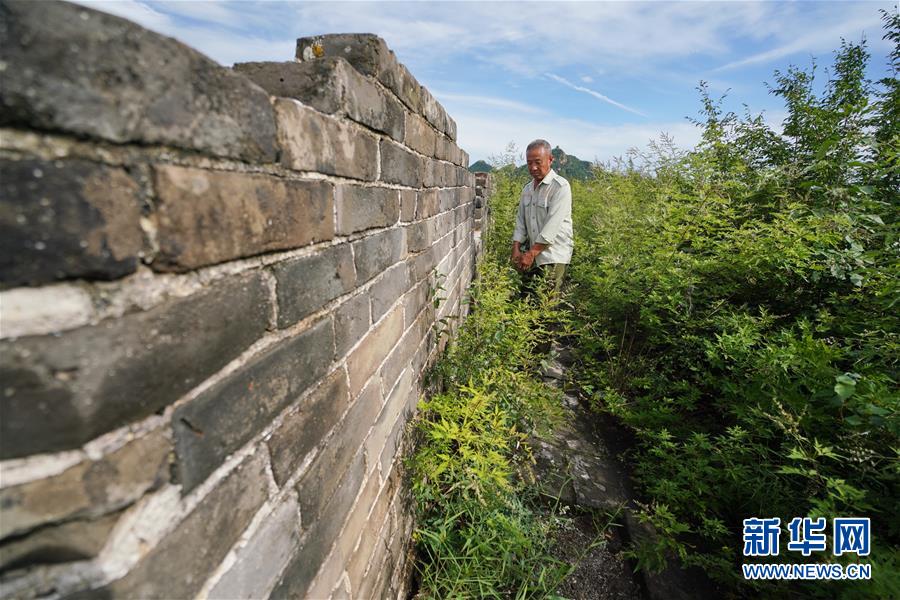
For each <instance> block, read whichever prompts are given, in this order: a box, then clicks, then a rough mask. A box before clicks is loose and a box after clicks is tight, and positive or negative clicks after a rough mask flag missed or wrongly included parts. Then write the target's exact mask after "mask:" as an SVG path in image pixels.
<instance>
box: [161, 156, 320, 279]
mask: <svg viewBox="0 0 900 600" xmlns="http://www.w3.org/2000/svg"><path fill="white" fill-rule="evenodd" d="M154 171H155V175H156V194H157V202H156V207H155V208H156V221H157V228H158V233H157V239H158V242H159V253H158V254H157V255H156V258H155V259H154V261H153V265H152V266H153V268H155V269H158V270H163V271H185V270H190V269H195V268H197V267H201V266H204V265H210V264H215V263H218V262H223V261H226V260H232V259H235V258H241V257H245V256H253V255H255V254H262V253H264V252H272V251H274V250H289V249H291V248H298V247H300V246H305V245H307V244H311V243H313V242H321V241H325V240H330V239H331V238H332V237H334V220H333V216H332V213H333V206H332V202H333V201H332V185H331V184H330V183H328V182H325V181H292V180H286V179H281V178H278V177H272V176H269V175H259V174H253V173H235V172H227V171H207V170H204V169H194V168H189V167H179V166H175V165H157V166H156V167H155V169H154Z"/></svg>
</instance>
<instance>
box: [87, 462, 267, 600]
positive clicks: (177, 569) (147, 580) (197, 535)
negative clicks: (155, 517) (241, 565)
mask: <svg viewBox="0 0 900 600" xmlns="http://www.w3.org/2000/svg"><path fill="white" fill-rule="evenodd" d="M263 454H264V453H263V452H257V453H256V454H254V455H252V456H249V457H247V458H246V459H245V460H244V462H243V463H241V465H240V466H239V467H238V468H236V469H235V470H234V471H233V472H232V473H231V474H229V475H228V477H227V479H225V481H223V482H221V483H220V484H219V485H218V486H216V488H215V489H214V490H213V491H212V492H210V493H209V494H208V495H207V496H206V497H205V498H204V499H203V500H202V501H201V502H200V504H199V505H198V506H197V508H195V509H194V510H193V512H191V514H189V515H188V516H187V517H186V518H185V519H184V521H182V522H181V523H179V524H178V525H177V526H176V527H175V528H174V530H173V531H172V532H171V533H169V534H168V535H167V536H166V537H165V538H164V539H163V540H162V542H160V543H159V544H158V545H157V546H156V547H155V548H153V549H152V550H151V551H150V552H149V553H148V554H147V555H146V556H145V557H144V558H143V559H141V561H140V562H139V563H138V564H137V566H135V567H134V568H133V569H132V570H131V571H130V572H129V573H128V575H126V576H125V577H124V578H122V579H120V580H118V581H115V582H113V583H112V584H110V585H109V586H108V587H107V588H105V589H102V590H98V591H97V592H95V593H96V595H97V597H100V598H103V597H111V598H159V599H160V600H166V599H171V598H190V597H193V596H194V594H196V592H197V591H199V589H200V587H201V586H202V585H203V582H204V580H205V575H206V574H207V573H211V572H212V570H213V569H214V568H215V567H216V566H217V565H218V564H219V563H220V562H221V561H222V559H223V558H224V557H225V555H226V554H227V553H228V552H229V550H230V549H231V547H232V546H234V544H235V542H237V540H238V538H239V537H240V535H241V533H242V532H243V531H244V529H246V528H247V525H249V524H250V521H251V519H252V518H253V516H254V515H255V514H256V511H257V510H259V508H260V506H262V504H263V502H265V500H266V473H265V460H264V455H263Z"/></svg>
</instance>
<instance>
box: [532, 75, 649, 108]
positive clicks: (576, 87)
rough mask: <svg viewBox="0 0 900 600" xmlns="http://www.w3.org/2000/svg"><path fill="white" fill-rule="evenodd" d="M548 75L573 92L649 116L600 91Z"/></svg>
mask: <svg viewBox="0 0 900 600" xmlns="http://www.w3.org/2000/svg"><path fill="white" fill-rule="evenodd" d="M546 75H547V77H549V78H550V79H552V80H553V81H556V82H559V83H561V84H563V85H565V86H567V87H570V88H572V89H573V90H576V91H579V92H584V93H585V94H588V95H589V96H593V97H594V98H597V99H598V100H601V101H603V102H606V103H607V104H611V105H613V106H615V107H616V108H621V109H622V110H627V111H628V112H630V113H634V114H636V115H639V116H641V117H646V116H647V115H645V114H644V113H642V112H641V111H639V110H637V109H634V108H631V107H630V106H625V105H624V104H622V103H621V102H616V101H615V100H613V99H612V98H610V97H609V96H605V95H603V94H601V93H600V92H598V91H596V90H592V89H589V88H586V87H582V86H580V85H575V84H574V83H572V82H571V81H569V80H567V79H565V78H563V77H560V76H559V75H554V74H553V73H547V74H546Z"/></svg>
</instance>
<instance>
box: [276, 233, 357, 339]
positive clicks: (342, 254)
mask: <svg viewBox="0 0 900 600" xmlns="http://www.w3.org/2000/svg"><path fill="white" fill-rule="evenodd" d="M272 273H273V274H274V275H275V280H276V282H277V283H276V288H275V289H276V295H277V297H278V326H279V327H282V328H283V327H288V326H290V325H293V324H294V323H296V322H297V321H299V320H301V319H303V318H304V317H307V316H309V315H311V314H312V313H314V312H316V311H317V310H319V309H321V308H322V307H323V306H324V305H325V304H327V303H328V302H330V301H331V300H334V299H335V298H337V297H338V296H341V295H343V294H346V293H347V292H349V291H350V290H352V289H354V288H355V287H356V276H355V274H354V271H353V255H352V253H351V251H350V246H349V244H342V245H340V246H331V247H329V248H325V249H324V250H320V251H319V252H317V253H315V254H311V255H309V256H303V257H301V258H296V259H292V260H287V261H284V262H281V263H278V264H276V265H274V266H273V267H272Z"/></svg>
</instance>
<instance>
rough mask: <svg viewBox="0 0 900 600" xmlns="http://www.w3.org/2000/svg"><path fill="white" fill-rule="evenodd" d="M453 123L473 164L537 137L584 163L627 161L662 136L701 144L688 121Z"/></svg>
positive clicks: (478, 118)
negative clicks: (634, 150)
mask: <svg viewBox="0 0 900 600" xmlns="http://www.w3.org/2000/svg"><path fill="white" fill-rule="evenodd" d="M454 118H456V122H457V125H458V130H459V141H458V143H459V145H460V147H462V148H465V149H466V151H467V152H468V153H469V156H470V157H471V160H472V162H475V161H476V160H478V159H483V158H487V157H488V156H491V155H495V154H500V153H501V152H502V150H503V148H504V147H505V146H506V144H507V142H510V141H512V142H515V144H516V145H517V146H518V147H519V148H520V149H522V148H524V147H525V146H526V145H527V144H528V142H530V141H531V140H533V139H537V138H544V139H546V140H549V141H550V143H551V144H552V145H554V146H560V147H561V148H562V149H563V150H565V151H566V152H567V153H568V154H574V155H575V156H577V157H578V158H580V159H582V160H589V161H594V160H599V161H601V162H606V161H608V160H610V159H612V158H614V157H617V156H624V155H625V154H626V153H627V152H628V150H629V149H631V148H638V149H645V148H646V147H647V145H648V143H649V142H650V141H652V140H657V139H659V136H660V134H661V133H666V134H668V135H670V136H672V137H673V138H674V140H675V143H676V144H677V145H678V146H679V147H680V148H684V149H688V148H692V147H693V146H694V145H695V144H696V143H697V142H698V141H699V139H700V130H699V129H698V128H697V127H695V126H693V125H691V124H690V123H688V122H687V121H678V122H658V123H644V124H640V125H636V124H624V125H598V124H596V123H588V122H585V121H580V120H574V119H566V118H559V117H545V118H542V119H522V118H521V117H519V116H517V115H512V114H511V115H508V116H497V115H485V114H483V113H480V112H457V113H454Z"/></svg>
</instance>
